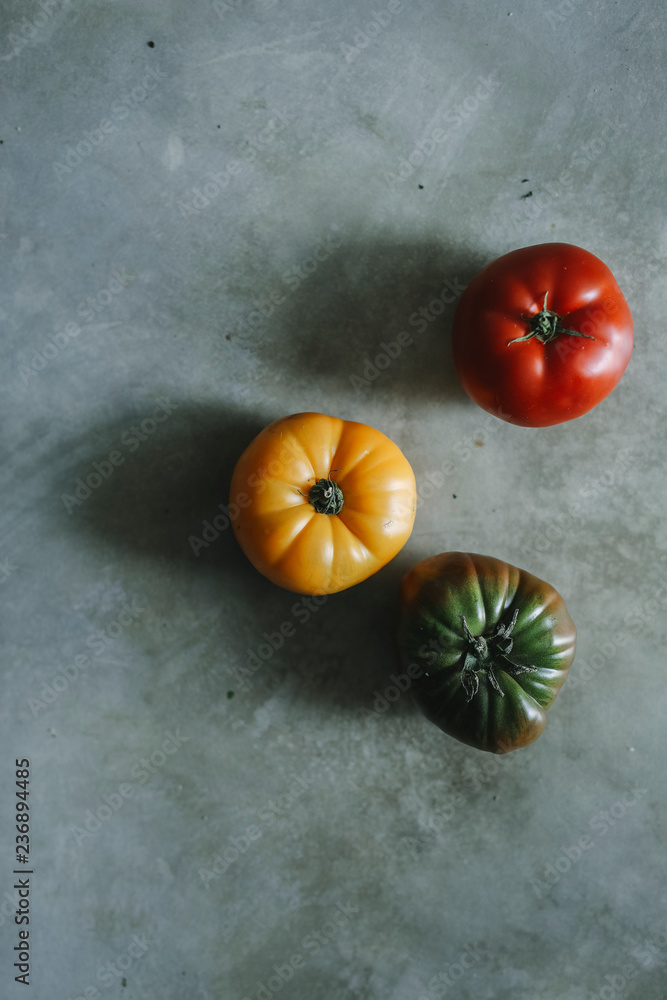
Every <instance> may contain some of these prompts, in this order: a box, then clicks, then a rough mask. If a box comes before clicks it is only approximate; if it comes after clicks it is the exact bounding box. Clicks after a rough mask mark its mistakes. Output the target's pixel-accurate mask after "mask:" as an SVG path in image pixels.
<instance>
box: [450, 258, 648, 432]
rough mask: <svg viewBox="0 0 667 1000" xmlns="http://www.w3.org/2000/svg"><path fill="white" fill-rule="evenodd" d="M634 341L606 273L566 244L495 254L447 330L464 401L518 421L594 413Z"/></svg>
mask: <svg viewBox="0 0 667 1000" xmlns="http://www.w3.org/2000/svg"><path fill="white" fill-rule="evenodd" d="M632 345H633V324H632V316H631V314H630V309H629V307H628V304H627V302H626V301H625V299H624V297H623V293H622V292H621V290H620V288H619V287H618V285H617V284H616V281H615V279H614V276H613V275H612V273H611V271H610V270H609V268H608V267H607V266H606V264H603V263H602V261H601V260H599V259H598V258H597V257H595V256H593V254H592V253H588V251H587V250H582V249H581V248H580V247H575V246H571V245H570V244H569V243H542V244H540V245H539V246H534V247H523V248H522V249H520V250H513V251H512V252H511V253H508V254H505V255H504V256H503V257H499V258H498V259H497V260H494V261H493V263H491V264H489V265H488V266H487V267H485V268H484V270H483V271H480V273H479V274H478V275H477V276H476V277H475V278H474V279H473V281H472V282H471V283H470V284H469V285H468V287H467V288H466V290H465V292H464V293H463V295H462V296H461V299H460V301H459V305H458V307H457V310H456V313H455V315H454V323H453V328H452V347H453V352H454V364H455V366H456V371H457V373H458V376H459V378H460V380H461V383H462V385H463V388H464V389H465V391H466V392H467V393H468V395H469V396H470V398H471V399H473V400H474V401H475V402H476V403H478V404H479V406H481V407H482V408H483V409H484V410H488V412H489V413H493V414H494V415H495V416H496V417H501V418H502V419H503V420H508V421H509V422H510V423H512V424H521V425H522V426H524V427H548V426H550V425H551V424H560V423H563V422H564V421H566V420H573V419H574V418H575V417H580V416H581V415H582V414H583V413H588V411H589V410H592V409H593V407H594V406H597V404H598V403H599V402H601V401H602V400H603V399H604V398H605V396H608V395H609V393H610V392H611V391H612V389H613V388H614V387H615V386H616V385H617V384H618V381H619V379H620V378H621V375H622V374H623V372H624V371H625V369H626V367H627V364H628V361H629V360H630V355H631V353H632Z"/></svg>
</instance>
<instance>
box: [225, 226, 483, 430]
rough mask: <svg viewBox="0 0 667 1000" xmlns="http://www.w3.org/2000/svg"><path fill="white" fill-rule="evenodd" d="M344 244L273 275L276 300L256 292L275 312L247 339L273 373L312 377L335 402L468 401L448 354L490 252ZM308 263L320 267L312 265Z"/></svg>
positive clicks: (383, 240)
mask: <svg viewBox="0 0 667 1000" xmlns="http://www.w3.org/2000/svg"><path fill="white" fill-rule="evenodd" d="M338 242H339V246H337V247H336V246H333V245H332V246H331V247H330V248H329V251H328V255H327V256H326V257H325V258H324V259H322V260H321V261H317V260H316V259H315V257H314V256H311V257H308V256H305V257H304V260H302V261H300V262H299V261H297V262H295V265H294V266H293V267H292V268H288V269H287V271H285V272H284V273H283V275H276V276H274V277H273V278H267V294H268V291H271V292H272V293H274V294H275V298H276V299H279V302H278V304H277V305H275V306H274V305H272V304H271V303H270V301H269V300H268V299H267V295H264V296H262V294H261V291H260V294H259V295H258V297H257V302H258V303H259V304H260V305H261V304H262V302H261V300H264V308H265V311H266V312H268V311H269V310H271V315H270V317H269V318H268V319H266V320H265V323H264V326H262V327H260V328H258V329H257V331H255V332H253V331H252V330H246V331H245V334H244V335H243V340H244V344H245V346H246V348H247V349H249V350H251V351H252V353H253V354H254V355H255V356H256V357H257V358H258V360H259V361H260V362H261V364H262V366H263V367H264V371H265V372H266V373H267V376H268V375H270V377H271V378H276V377H278V378H280V377H282V378H283V379H287V378H289V379H295V378H296V379H298V380H301V381H302V382H304V384H307V383H310V382H311V380H313V381H315V382H316V384H317V386H318V387H320V388H321V389H322V393H323V396H324V398H326V397H327V395H330V394H333V393H335V394H336V395H335V397H334V398H335V399H336V401H337V402H338V403H339V404H340V402H344V399H345V396H346V395H348V394H351V395H352V397H353V398H354V399H355V400H360V401H361V402H364V401H365V399H367V398H370V397H371V396H372V394H373V393H374V392H376V391H378V390H380V391H382V392H383V393H387V392H391V393H395V394H396V395H397V396H399V397H400V396H410V395H416V397H417V398H420V399H423V398H431V399H437V400H442V401H443V402H444V401H446V400H448V399H450V398H452V397H455V398H464V397H465V393H464V391H463V389H462V388H461V386H460V384H459V381H458V378H457V376H456V372H455V370H454V366H453V362H452V357H451V346H450V329H451V321H452V317H453V315H454V311H455V309H456V305H457V303H458V299H459V297H460V295H461V293H462V291H463V290H464V288H465V287H466V285H467V284H469V282H470V281H471V280H472V278H473V277H474V276H475V274H477V273H478V271H479V270H480V269H481V267H482V266H483V265H484V264H485V263H486V259H485V258H484V257H483V256H482V255H480V254H479V253H477V252H476V251H473V250H470V249H468V248H464V247H449V246H447V245H446V244H445V243H443V242H439V241H436V240H434V239H432V240H424V241H418V240H414V239H410V240H397V239H396V238H395V237H392V236H390V235H383V234H382V233H381V234H379V235H378V236H376V237H375V238H374V239H364V238H361V237H354V236H353V237H350V238H345V237H344V236H340V239H339V241H338ZM322 246H323V247H326V241H323V243H322ZM309 263H310V264H312V268H314V270H313V269H312V268H311V270H306V265H307V264H309ZM251 315H252V314H251ZM257 318H259V313H258V314H257ZM228 336H229V338H230V339H232V340H233V339H234V338H235V337H236V336H238V334H237V333H236V332H233V331H232V332H231V333H230V334H229V335H228ZM465 398H467V397H465ZM333 409H334V408H333V406H332V405H328V408H327V406H325V407H324V410H325V412H331V411H332V410H333Z"/></svg>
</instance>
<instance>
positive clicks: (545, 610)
mask: <svg viewBox="0 0 667 1000" xmlns="http://www.w3.org/2000/svg"><path fill="white" fill-rule="evenodd" d="M400 604H401V607H400V615H399V627H398V643H399V648H400V652H401V658H402V661H403V665H404V667H407V666H408V665H410V664H415V663H417V664H419V665H420V666H422V667H423V670H422V671H421V672H420V674H419V676H418V677H417V678H416V680H415V682H414V684H413V688H412V691H413V696H414V698H415V701H416V703H417V704H418V706H419V707H420V708H421V710H422V711H423V712H424V714H425V715H426V717H427V718H428V719H429V720H430V721H431V722H433V723H435V725H436V726H439V728H440V729H442V730H443V731H444V732H445V733H447V734H448V735H450V736H453V737H454V738H455V739H457V740H460V741H461V742H462V743H466V744H468V745H469V746H472V747H476V748H477V749H478V750H488V751H490V752H491V753H507V752H508V751H510V750H515V749H517V748H519V747H524V746H527V745H528V744H529V743H532V742H533V741H534V740H536V739H537V738H538V736H539V735H540V734H541V733H542V730H543V729H544V726H545V723H546V717H545V712H546V710H547V709H548V708H549V706H550V705H551V704H552V703H553V701H554V699H555V697H556V695H557V694H558V691H559V690H560V688H561V686H562V684H563V682H564V680H565V678H566V677H567V672H568V670H569V669H570V666H571V664H572V661H573V659H574V652H575V646H576V634H577V633H576V628H575V625H574V622H573V621H572V619H571V618H570V615H569V614H568V611H567V608H566V606H565V602H564V600H563V598H562V597H561V596H560V594H559V593H558V592H557V591H556V590H555V589H554V588H553V587H552V586H551V585H550V584H548V583H545V582H544V581H543V580H539V579H538V578H537V577H536V576H533V575H532V573H528V572H526V571H525V570H522V569H517V567H516V566H511V565H510V564H509V563H506V562H503V561H502V560H500V559H495V558H493V557H492V556H484V555H477V554H474V553H465V552H445V553H442V554H441V555H437V556H432V557H431V558H429V559H424V560H422V562H420V563H418V564H417V565H416V566H414V567H413V569H411V570H410V572H409V573H407V574H406V575H405V577H404V578H403V580H402V582H401V590H400ZM413 672H414V671H413Z"/></svg>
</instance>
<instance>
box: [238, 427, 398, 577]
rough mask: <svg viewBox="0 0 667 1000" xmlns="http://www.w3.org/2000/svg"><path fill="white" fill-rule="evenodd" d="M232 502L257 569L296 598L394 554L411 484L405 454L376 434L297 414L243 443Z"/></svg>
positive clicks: (368, 570)
mask: <svg viewBox="0 0 667 1000" xmlns="http://www.w3.org/2000/svg"><path fill="white" fill-rule="evenodd" d="M231 503H234V504H236V506H237V508H238V510H239V515H238V517H237V518H236V520H235V522H234V525H235V534H236V537H237V539H238V541H239V544H240V546H241V548H242V549H243V551H244V552H245V554H246V555H247V557H248V559H249V560H250V562H251V563H252V564H253V566H255V567H256V569H258V570H259V571H260V573H263V574H264V576H266V577H268V579H269V580H271V581H272V582H273V583H275V584H277V585H278V586H280V587H284V588H285V589H286V590H293V591H295V592H296V593H298V594H313V595H320V594H335V593H337V592H338V591H340V590H345V589H346V588H347V587H352V586H353V585H354V584H356V583H361V581H362V580H365V579H367V577H369V576H372V574H373V573H376V572H377V570H379V569H381V568H382V566H384V565H386V563H388V562H389V560H390V559H393V557H394V556H395V555H396V554H397V553H398V552H400V550H401V549H402V548H403V546H404V545H405V543H406V542H407V540H408V538H409V537H410V533H411V532H412V526H413V524H414V519H415V509H416V504H417V490H416V484H415V477H414V473H413V471H412V469H411V467H410V464H409V462H408V460H407V459H406V458H405V456H404V455H403V453H402V452H401V450H400V449H399V448H398V446H397V445H395V444H394V442H393V441H391V440H390V439H389V438H388V437H386V436H385V435H384V434H381V433H380V431H376V430H374V429H373V428H372V427H367V426H366V425H365V424H360V423H356V422H354V421H351V420H338V419H337V418H336V417H327V416H324V415H323V414H321V413H296V414H294V415H293V416H291V417H284V418H283V419H282V420H277V421H276V422H275V423H273V424H270V425H269V426H268V427H266V428H265V429H264V430H263V431H261V433H260V434H258V435H257V437H256V438H255V439H254V441H252V442H251V443H250V445H248V447H247V448H246V450H245V451H244V453H243V455H241V458H240V459H239V461H238V463H237V465H236V468H235V470H234V475H233V477H232V485H231V494H230V505H231Z"/></svg>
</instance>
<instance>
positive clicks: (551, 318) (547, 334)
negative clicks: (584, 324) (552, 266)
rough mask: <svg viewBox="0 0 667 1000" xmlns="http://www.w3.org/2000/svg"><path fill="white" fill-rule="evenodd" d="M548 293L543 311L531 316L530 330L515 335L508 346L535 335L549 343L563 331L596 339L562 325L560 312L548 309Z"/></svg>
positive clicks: (544, 342) (543, 341) (575, 335)
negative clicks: (519, 335) (517, 335)
mask: <svg viewBox="0 0 667 1000" xmlns="http://www.w3.org/2000/svg"><path fill="white" fill-rule="evenodd" d="M548 294H549V293H548V292H545V293H544V305H543V306H542V309H541V311H540V312H538V313H535V315H534V316H531V317H530V320H529V323H530V330H529V332H528V333H526V334H524V336H523V337H515V338H514V340H510V341H509V342H508V346H509V344H520V343H521V342H522V341H523V340H532V338H533V337H536V338H537V340H539V341H540V343H542V344H548V343H550V342H551V341H552V340H554V339H555V338H556V337H557V336H558V335H559V334H561V333H566V334H567V335H568V336H569V337H587V338H588V340H595V337H591V335H590V334H589V333H581V331H580V330H568V329H567V327H564V326H561V325H560V316H559V315H558V313H555V312H551V310H550V309H547V295H548Z"/></svg>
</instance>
